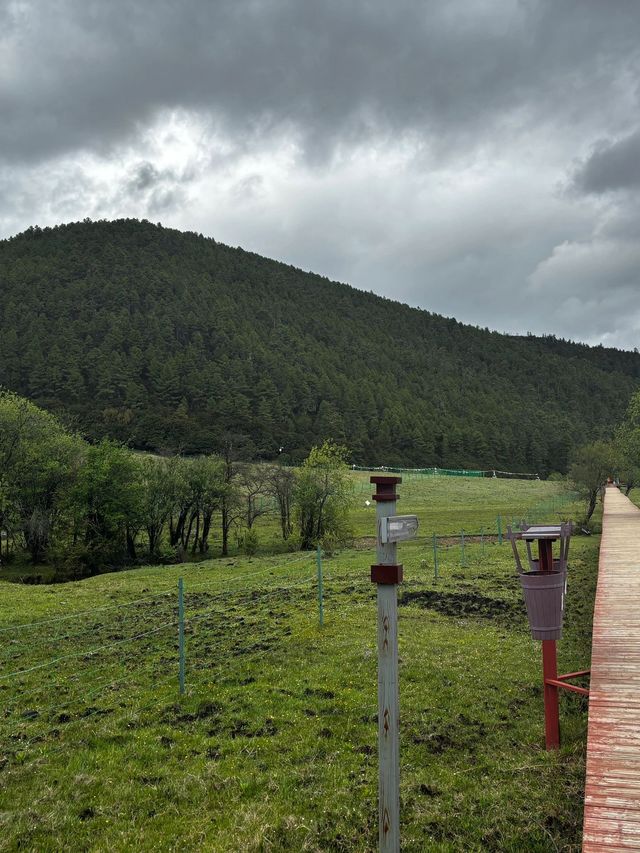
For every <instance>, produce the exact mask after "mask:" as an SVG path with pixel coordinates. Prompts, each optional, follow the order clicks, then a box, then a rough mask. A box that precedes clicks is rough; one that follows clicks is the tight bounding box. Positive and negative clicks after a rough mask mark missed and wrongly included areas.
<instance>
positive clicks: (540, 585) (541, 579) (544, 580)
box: [507, 522, 590, 749]
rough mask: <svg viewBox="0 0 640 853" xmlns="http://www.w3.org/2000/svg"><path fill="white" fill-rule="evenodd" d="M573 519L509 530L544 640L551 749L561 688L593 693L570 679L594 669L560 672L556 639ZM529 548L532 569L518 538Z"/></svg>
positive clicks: (536, 634) (537, 633) (533, 623)
mask: <svg viewBox="0 0 640 853" xmlns="http://www.w3.org/2000/svg"><path fill="white" fill-rule="evenodd" d="M571 529H572V525H571V522H569V523H568V524H560V525H549V526H531V527H524V528H523V529H522V530H521V531H518V532H516V531H514V530H512V528H511V527H509V528H508V529H507V530H508V532H507V538H508V539H510V540H511V546H512V548H513V554H514V558H515V561H516V567H517V569H518V574H519V576H520V583H521V585H522V591H523V593H524V600H525V604H526V606H527V617H528V619H529V626H530V628H531V635H532V637H533V639H534V640H541V641H542V679H543V687H544V725H545V742H546V747H547V749H558V747H559V746H560V713H559V701H558V700H559V697H558V689H559V688H563V689H565V690H570V691H573V692H574V693H580V694H582V695H586V696H588V695H589V690H588V689H587V688H585V687H579V686H577V685H575V684H570V683H568V681H569V679H572V678H580V677H582V676H585V675H589V673H590V670H588V669H586V670H581V671H580V672H570V673H568V674H567V675H558V661H557V650H556V641H557V640H559V639H560V638H561V637H562V622H563V616H564V600H565V593H566V586H567V561H568V556H569V539H570V537H571ZM518 540H524V542H525V543H526V547H527V560H528V563H529V571H524V569H523V567H522V561H521V559H520V555H519V553H518V548H517V544H516V543H517V541H518ZM557 540H560V553H559V556H558V557H557V558H554V556H553V543H554V542H556V541H557ZM532 542H537V543H538V557H537V559H536V558H535V557H534V555H533V554H532V552H531V544H532Z"/></svg>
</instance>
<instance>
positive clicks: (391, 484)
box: [369, 475, 402, 502]
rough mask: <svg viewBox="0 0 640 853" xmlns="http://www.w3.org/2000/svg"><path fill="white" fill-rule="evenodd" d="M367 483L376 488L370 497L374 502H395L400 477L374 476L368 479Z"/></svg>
mask: <svg viewBox="0 0 640 853" xmlns="http://www.w3.org/2000/svg"><path fill="white" fill-rule="evenodd" d="M369 482H371V483H373V484H374V485H375V486H376V493H375V495H372V497H373V499H374V501H380V502H384V501H397V500H398V495H397V494H396V486H397V484H398V483H401V482H402V477H390V476H382V475H376V476H375V477H370V479H369Z"/></svg>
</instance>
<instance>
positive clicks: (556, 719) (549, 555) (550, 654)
mask: <svg viewBox="0 0 640 853" xmlns="http://www.w3.org/2000/svg"><path fill="white" fill-rule="evenodd" d="M538 555H539V557H540V571H542V572H551V571H553V542H552V540H551V539H538ZM542 676H543V679H544V731H545V740H546V746H547V749H558V748H559V747H560V707H559V701H558V688H557V687H556V685H554V684H549V683H548V682H547V679H554V680H557V678H558V660H557V656H556V641H555V640H543V641H542Z"/></svg>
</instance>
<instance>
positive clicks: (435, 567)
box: [433, 533, 438, 581]
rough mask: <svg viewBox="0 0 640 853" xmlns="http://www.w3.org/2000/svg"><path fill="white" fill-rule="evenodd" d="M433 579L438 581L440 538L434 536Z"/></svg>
mask: <svg viewBox="0 0 640 853" xmlns="http://www.w3.org/2000/svg"><path fill="white" fill-rule="evenodd" d="M433 579H434V581H437V580H438V537H437V536H436V534H435V533H434V534H433Z"/></svg>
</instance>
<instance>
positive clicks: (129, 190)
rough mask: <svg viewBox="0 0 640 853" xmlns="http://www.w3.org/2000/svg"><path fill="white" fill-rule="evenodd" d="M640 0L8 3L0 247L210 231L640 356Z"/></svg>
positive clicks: (426, 304)
mask: <svg viewBox="0 0 640 853" xmlns="http://www.w3.org/2000/svg"><path fill="white" fill-rule="evenodd" d="M639 84H640V2H638V0H521V2H516V0H430V1H429V0H422V2H418V0H392V2H389V0H223V2H220V0H137V2H129V0H39V2H38V0H15V1H14V0H0V236H2V237H4V236H9V235H11V234H15V233H17V232H19V231H21V230H23V229H24V228H26V227H28V226H29V225H32V224H38V225H41V226H44V225H51V224H55V223H59V222H68V221H72V220H78V219H83V218H84V217H86V216H89V217H91V218H94V219H98V218H116V217H123V216H136V217H140V218H142V217H144V218H147V219H150V220H152V221H154V222H162V223H163V224H164V225H167V226H173V227H177V228H181V229H187V230H193V231H199V232H202V233H203V234H205V235H207V236H212V237H214V238H215V239H216V240H219V241H221V242H224V243H229V244H231V245H234V246H235V245H240V246H243V247H244V248H246V249H250V250H253V251H256V252H259V253H260V254H263V255H266V256H268V257H272V258H277V259H279V260H283V261H286V262H288V263H292V264H295V265H296V266H299V267H302V268H303V269H310V270H314V271H315V272H318V273H321V274H323V275H326V276H328V277H330V278H333V279H337V280H339V281H345V282H348V283H350V284H352V285H354V286H356V287H359V288H362V289H364V290H373V291H374V292H376V293H380V294H383V295H385V296H389V297H391V298H394V299H398V300H401V301H403V302H408V303H409V304H411V305H416V306H420V307H422V308H427V309H429V310H431V311H437V312H439V313H443V314H446V315H448V316H455V317H457V318H458V319H460V320H463V321H465V322H469V323H473V324H476V325H480V326H488V327H489V328H493V329H499V330H506V331H513V332H523V333H524V332H527V331H532V332H535V333H545V332H550V333H554V334H557V335H560V336H563V337H570V338H573V339H576V340H583V341H587V342H589V343H600V342H602V343H604V344H605V345H608V346H618V347H623V348H633V347H635V346H640V241H639V239H638V238H639V236H640V104H639V101H640V89H639Z"/></svg>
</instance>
